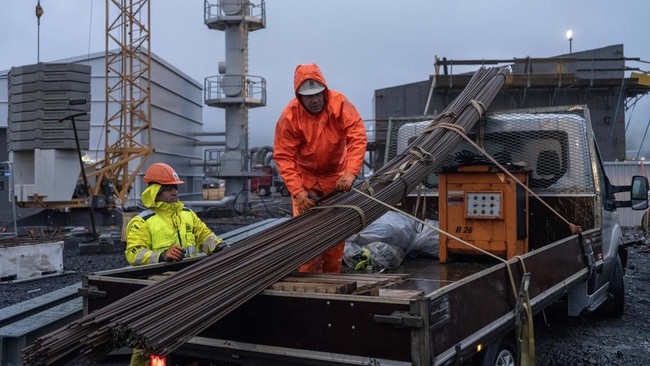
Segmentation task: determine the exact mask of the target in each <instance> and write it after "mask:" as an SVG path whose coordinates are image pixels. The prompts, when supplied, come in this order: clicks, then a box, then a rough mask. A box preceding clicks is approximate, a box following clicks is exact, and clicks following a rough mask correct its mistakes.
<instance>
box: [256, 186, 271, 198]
mask: <svg viewBox="0 0 650 366" xmlns="http://www.w3.org/2000/svg"><path fill="white" fill-rule="evenodd" d="M257 194H259V195H260V196H264V197H266V196H268V195H269V194H271V191H269V189H268V188H266V187H264V186H262V187H260V189H259V190H258V191H257Z"/></svg>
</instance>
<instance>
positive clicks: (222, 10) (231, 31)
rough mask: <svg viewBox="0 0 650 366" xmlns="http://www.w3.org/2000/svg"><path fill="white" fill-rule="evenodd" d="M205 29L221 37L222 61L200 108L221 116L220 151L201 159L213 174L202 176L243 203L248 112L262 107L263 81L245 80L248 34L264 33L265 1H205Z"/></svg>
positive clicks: (247, 172)
mask: <svg viewBox="0 0 650 366" xmlns="http://www.w3.org/2000/svg"><path fill="white" fill-rule="evenodd" d="M204 12H205V14H204V15H205V24H206V25H207V26H208V28H210V29H216V30H220V31H224V32H226V61H225V62H220V63H219V75H216V76H211V77H208V78H206V79H205V85H204V92H205V104H206V105H208V106H211V107H219V108H223V109H225V111H226V113H225V114H226V116H225V117H226V138H225V149H223V150H218V151H215V153H216V154H215V155H216V156H209V157H208V156H206V161H208V160H210V161H216V169H212V170H207V169H206V170H205V174H206V176H213V177H218V178H221V179H224V180H225V181H226V190H225V196H226V197H227V196H235V197H236V198H238V202H236V203H246V202H248V178H250V177H251V176H255V175H258V174H259V173H257V172H255V173H253V172H251V171H250V169H249V166H248V165H249V163H248V109H249V108H254V107H261V106H265V105H266V80H264V78H262V77H259V76H251V75H249V74H248V32H252V31H255V30H258V29H263V28H265V27H266V10H265V5H264V0H260V1H259V2H253V1H247V0H217V1H216V3H213V2H210V1H208V0H206V1H205V9H204Z"/></svg>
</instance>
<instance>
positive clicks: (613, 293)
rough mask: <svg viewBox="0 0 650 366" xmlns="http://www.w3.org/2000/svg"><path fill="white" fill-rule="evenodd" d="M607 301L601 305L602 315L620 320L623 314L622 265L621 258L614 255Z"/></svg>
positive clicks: (623, 285)
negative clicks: (614, 262)
mask: <svg viewBox="0 0 650 366" xmlns="http://www.w3.org/2000/svg"><path fill="white" fill-rule="evenodd" d="M607 293H608V297H609V298H608V299H607V301H606V302H605V303H604V304H603V315H605V316H609V317H612V318H620V317H621V316H623V313H624V312H625V281H624V280H623V264H622V263H621V257H619V256H618V255H616V265H615V266H614V271H613V272H612V277H611V278H610V280H609V289H608V290H607Z"/></svg>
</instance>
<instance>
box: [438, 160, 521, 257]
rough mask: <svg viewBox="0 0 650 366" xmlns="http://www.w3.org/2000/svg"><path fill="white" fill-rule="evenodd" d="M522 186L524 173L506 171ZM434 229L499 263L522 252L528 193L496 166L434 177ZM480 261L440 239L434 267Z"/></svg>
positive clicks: (459, 245)
mask: <svg viewBox="0 0 650 366" xmlns="http://www.w3.org/2000/svg"><path fill="white" fill-rule="evenodd" d="M511 173H512V174H513V175H514V176H515V177H516V178H517V179H518V180H519V181H520V182H522V183H523V184H526V185H527V184H528V172H526V171H521V170H518V171H511ZM438 182H439V192H440V200H439V202H440V228H441V229H442V230H444V231H445V232H448V233H450V234H452V235H454V236H456V237H458V238H460V239H462V240H464V241H467V242H469V243H471V244H472V245H474V246H476V247H478V248H481V249H482V250H485V251H487V252H489V253H491V254H494V255H496V256H499V257H501V258H504V259H509V258H512V257H513V256H515V255H519V254H523V253H526V252H527V251H528V192H527V191H526V189H525V188H524V187H522V186H521V185H519V184H517V182H516V181H515V180H514V179H512V177H510V176H509V175H508V174H506V173H504V172H503V171H501V169H499V168H498V167H496V166H491V165H474V166H460V167H454V168H450V169H448V170H447V171H445V172H442V173H440V174H439V179H438ZM467 254H472V255H485V253H481V252H480V251H478V250H476V249H474V248H471V247H470V246H468V245H466V244H464V243H461V242H460V241H458V240H455V239H452V238H450V237H447V235H444V234H441V235H440V253H439V258H440V262H443V263H444V262H447V260H448V259H449V257H451V256H455V255H467Z"/></svg>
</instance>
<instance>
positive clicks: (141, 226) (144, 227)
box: [125, 163, 226, 366]
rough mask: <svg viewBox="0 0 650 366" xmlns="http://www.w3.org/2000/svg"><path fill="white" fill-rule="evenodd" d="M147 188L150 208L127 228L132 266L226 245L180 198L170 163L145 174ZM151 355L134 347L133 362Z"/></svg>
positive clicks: (137, 364) (128, 257) (145, 361)
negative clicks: (184, 205)
mask: <svg viewBox="0 0 650 366" xmlns="http://www.w3.org/2000/svg"><path fill="white" fill-rule="evenodd" d="M144 182H145V183H146V184H148V187H147V189H145V190H144V192H142V195H141V199H142V203H143V204H144V206H145V207H146V208H147V209H146V210H145V211H143V212H141V213H140V214H139V215H137V216H136V217H134V218H133V219H131V221H129V224H128V225H127V227H126V235H127V236H126V250H125V254H126V260H127V261H128V262H129V263H130V264H132V265H140V264H151V263H158V262H171V261H179V260H182V259H183V258H184V257H192V256H196V255H198V254H199V253H206V254H212V253H215V252H217V251H219V250H221V249H223V248H225V247H226V243H225V242H224V241H223V240H222V239H221V238H219V237H217V236H216V235H215V234H214V232H212V230H210V228H208V227H207V225H206V224H205V223H204V222H203V221H201V219H200V218H199V217H198V216H197V215H196V213H194V211H192V210H190V209H188V208H185V207H183V203H182V202H180V201H179V200H178V185H179V184H183V183H185V182H183V181H182V180H180V179H179V177H178V174H176V171H174V169H172V167H170V166H169V165H167V164H164V163H155V164H152V165H151V166H149V168H148V169H147V171H146V172H145V175H144ZM149 357H150V356H149V354H147V353H146V352H145V351H144V350H140V349H134V350H133V357H132V358H131V365H133V366H143V365H147V366H148V365H149Z"/></svg>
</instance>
